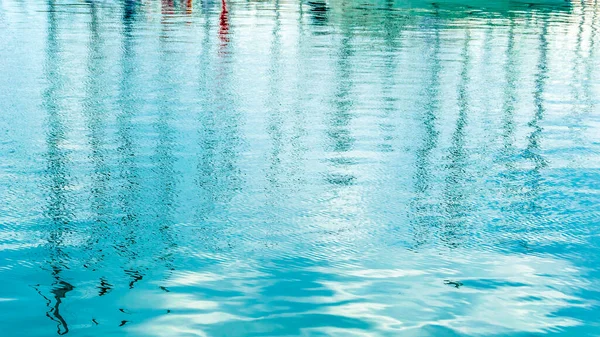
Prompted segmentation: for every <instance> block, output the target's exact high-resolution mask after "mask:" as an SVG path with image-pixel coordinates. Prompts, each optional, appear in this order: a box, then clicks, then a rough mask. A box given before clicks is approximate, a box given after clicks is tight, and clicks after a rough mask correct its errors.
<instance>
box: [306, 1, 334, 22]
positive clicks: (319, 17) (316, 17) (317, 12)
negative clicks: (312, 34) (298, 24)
mask: <svg viewBox="0 0 600 337" xmlns="http://www.w3.org/2000/svg"><path fill="white" fill-rule="evenodd" d="M307 3H308V5H309V6H310V13H311V16H310V17H311V19H312V24H313V25H315V26H325V25H327V22H328V21H329V14H328V12H329V8H328V7H327V3H326V2H325V1H319V0H309V1H308V2H307Z"/></svg>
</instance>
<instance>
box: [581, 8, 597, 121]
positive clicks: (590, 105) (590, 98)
mask: <svg viewBox="0 0 600 337" xmlns="http://www.w3.org/2000/svg"><path fill="white" fill-rule="evenodd" d="M590 6H591V7H592V8H591V11H592V18H591V20H590V21H591V23H590V29H591V31H590V41H589V53H588V55H587V58H586V60H585V74H584V76H585V78H583V79H582V80H581V85H582V86H583V88H584V89H583V90H584V95H585V102H586V107H585V112H586V114H590V113H592V112H593V111H594V107H595V102H594V95H593V93H592V83H594V81H593V79H592V77H593V73H594V69H595V68H594V60H595V53H596V40H597V37H598V36H597V33H598V23H599V22H598V6H597V2H596V1H594V3H593V4H592V3H591V4H590ZM587 10H588V7H587V6H586V8H585V11H584V14H585V13H586V12H587Z"/></svg>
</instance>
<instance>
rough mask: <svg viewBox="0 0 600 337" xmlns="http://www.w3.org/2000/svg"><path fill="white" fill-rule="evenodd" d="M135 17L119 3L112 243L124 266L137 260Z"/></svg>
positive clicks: (131, 5) (132, 9)
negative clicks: (116, 214) (116, 236)
mask: <svg viewBox="0 0 600 337" xmlns="http://www.w3.org/2000/svg"><path fill="white" fill-rule="evenodd" d="M136 17H137V8H136V3H135V1H133V0H128V1H125V2H124V3H123V22H122V24H123V29H122V52H123V54H122V57H121V72H122V73H121V85H120V89H119V91H120V97H119V100H118V104H119V108H120V112H119V113H118V115H117V118H116V122H117V137H118V143H119V144H118V146H117V152H118V154H119V156H120V159H119V166H118V167H119V175H118V178H119V195H118V203H119V206H120V208H121V219H120V221H119V225H120V228H119V230H120V231H121V233H120V234H121V235H123V236H124V239H125V240H124V242H121V243H117V242H115V249H116V250H117V252H118V253H119V254H120V255H123V256H125V257H126V259H127V262H126V263H127V264H130V263H132V261H133V260H136V259H137V253H136V248H135V245H136V243H137V239H136V236H137V232H138V229H139V228H138V227H139V214H138V212H137V210H136V208H137V207H138V202H139V201H140V198H139V187H140V181H139V180H140V174H139V170H138V166H137V163H136V156H137V154H136V151H135V148H136V146H137V144H136V142H135V136H134V135H133V134H132V130H133V129H134V128H135V125H134V124H133V122H132V119H133V117H134V115H135V109H136V108H135V107H134V106H133V104H134V102H135V98H136V96H135V90H136V81H135V80H134V79H133V76H134V75H135V74H136V73H137V69H136V66H135V60H136V54H135V52H134V41H135V36H134V31H133V27H134V26H135V22H136ZM125 273H126V274H127V275H128V276H130V277H133V279H135V276H131V275H135V274H137V273H138V272H137V271H127V270H125Z"/></svg>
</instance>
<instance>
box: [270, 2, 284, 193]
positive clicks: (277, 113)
mask: <svg viewBox="0 0 600 337" xmlns="http://www.w3.org/2000/svg"><path fill="white" fill-rule="evenodd" d="M274 21H275V22H274V25H273V31H272V32H271V35H272V39H273V40H272V42H271V53H270V54H271V60H270V62H269V63H270V65H271V67H270V71H269V74H270V80H269V88H270V90H269V95H268V97H267V99H268V103H267V109H268V111H269V120H268V129H267V134H268V135H269V136H270V138H271V141H272V145H271V154H270V158H269V170H268V171H267V181H268V182H269V186H270V188H268V189H269V190H267V191H266V195H267V196H268V197H269V199H271V197H275V196H279V195H280V194H279V193H274V191H273V190H280V188H281V187H282V185H281V183H280V181H279V179H280V178H282V173H283V172H282V167H281V166H282V163H281V161H282V159H281V154H282V151H283V131H282V127H283V116H282V115H283V113H284V112H282V111H281V109H280V103H281V97H280V95H279V93H280V91H281V89H282V88H281V71H280V68H281V67H280V65H279V62H280V59H281V34H280V33H279V30H280V28H281V20H280V11H279V0H275V10H274ZM280 192H281V191H280ZM275 201H276V200H274V199H272V200H271V202H275Z"/></svg>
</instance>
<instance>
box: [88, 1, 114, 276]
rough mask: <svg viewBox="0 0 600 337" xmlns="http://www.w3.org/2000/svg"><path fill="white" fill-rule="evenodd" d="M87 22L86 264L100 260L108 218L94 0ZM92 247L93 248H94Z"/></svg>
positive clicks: (100, 43) (101, 43) (100, 47)
mask: <svg viewBox="0 0 600 337" xmlns="http://www.w3.org/2000/svg"><path fill="white" fill-rule="evenodd" d="M88 5H89V6H90V23H89V31H90V36H89V44H88V48H87V49H88V52H89V53H88V65H87V74H88V75H87V79H86V81H85V83H86V85H85V93H86V95H85V98H84V101H83V115H84V117H85V121H86V128H87V137H88V145H89V147H90V150H91V153H90V155H89V156H88V159H89V160H90V162H91V163H93V165H94V169H93V172H92V176H91V180H92V186H91V194H92V205H91V206H92V211H93V212H95V213H96V215H95V217H96V218H95V220H94V224H93V226H92V228H91V230H90V232H89V238H88V242H87V248H86V251H88V252H89V254H90V261H88V262H87V264H86V265H87V266H88V267H89V266H92V265H93V264H94V263H98V262H99V260H102V259H103V257H104V253H103V252H102V251H103V250H102V248H101V247H100V246H99V242H100V240H101V238H102V237H104V236H106V233H107V229H108V228H107V225H108V223H109V219H108V216H107V214H109V212H110V210H109V209H108V206H109V201H108V196H107V193H108V185H109V182H110V172H109V168H108V165H107V164H106V150H105V148H104V147H105V140H104V138H105V134H104V127H105V126H104V122H105V121H104V118H105V113H106V110H107V109H106V108H105V107H104V106H102V104H101V102H102V101H103V100H102V99H98V97H100V95H101V93H102V89H101V83H100V76H101V74H102V73H103V71H104V70H103V69H102V68H101V64H100V62H101V60H102V59H103V57H104V55H102V50H103V49H104V41H103V39H102V36H101V35H100V33H99V27H98V25H99V22H98V8H97V6H96V3H95V2H94V1H89V2H88ZM94 247H95V248H94Z"/></svg>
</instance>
